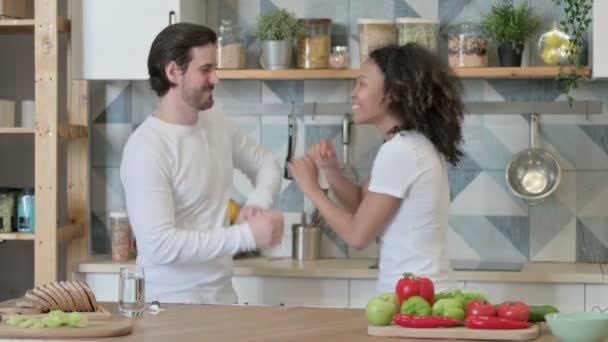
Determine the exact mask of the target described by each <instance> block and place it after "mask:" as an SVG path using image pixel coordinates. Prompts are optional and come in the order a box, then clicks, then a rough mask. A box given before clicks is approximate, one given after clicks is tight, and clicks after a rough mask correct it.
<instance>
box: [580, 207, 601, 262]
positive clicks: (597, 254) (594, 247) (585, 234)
mask: <svg viewBox="0 0 608 342" xmlns="http://www.w3.org/2000/svg"><path fill="white" fill-rule="evenodd" d="M602 219H603V221H604V222H603V225H604V227H606V224H608V219H607V218H602ZM606 236H608V231H606V230H605V229H604V236H603V237H604V238H605V237H606ZM576 261H577V262H598V263H599V262H608V247H606V244H604V243H602V241H601V240H600V239H598V237H597V236H596V233H594V232H593V231H592V230H591V229H590V227H588V226H587V225H585V224H584V223H583V222H582V221H581V219H578V220H577V221H576Z"/></svg>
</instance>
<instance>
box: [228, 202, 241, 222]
mask: <svg viewBox="0 0 608 342" xmlns="http://www.w3.org/2000/svg"><path fill="white" fill-rule="evenodd" d="M239 211H241V206H240V205H239V204H238V203H236V201H234V200H230V201H229V202H228V219H229V220H230V224H234V221H236V218H237V217H238V216H239Z"/></svg>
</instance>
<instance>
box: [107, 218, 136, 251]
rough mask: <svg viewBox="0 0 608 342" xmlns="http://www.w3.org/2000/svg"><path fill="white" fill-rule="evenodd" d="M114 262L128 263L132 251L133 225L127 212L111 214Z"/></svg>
mask: <svg viewBox="0 0 608 342" xmlns="http://www.w3.org/2000/svg"><path fill="white" fill-rule="evenodd" d="M110 227H111V236H112V260H113V261H127V260H129V252H130V250H131V224H130V223H129V216H128V214H127V212H126V211H112V212H110Z"/></svg>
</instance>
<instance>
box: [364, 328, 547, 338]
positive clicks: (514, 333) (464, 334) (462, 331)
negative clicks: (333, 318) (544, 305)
mask: <svg viewBox="0 0 608 342" xmlns="http://www.w3.org/2000/svg"><path fill="white" fill-rule="evenodd" d="M367 334H368V335H371V336H381V337H408V338H435V339H446V340H450V339H453V340H486V341H498V340H502V341H530V340H535V339H537V338H538V336H539V334H540V329H539V327H538V325H536V324H535V325H533V326H531V327H530V328H528V329H516V330H485V329H468V328H466V327H454V328H432V329H414V328H404V327H400V326H398V325H389V326H385V327H375V326H369V327H368V328H367Z"/></svg>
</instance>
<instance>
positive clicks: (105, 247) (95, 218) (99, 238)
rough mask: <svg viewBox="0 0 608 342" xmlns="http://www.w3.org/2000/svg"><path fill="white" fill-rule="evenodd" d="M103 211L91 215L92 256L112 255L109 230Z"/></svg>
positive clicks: (105, 214)
mask: <svg viewBox="0 0 608 342" xmlns="http://www.w3.org/2000/svg"><path fill="white" fill-rule="evenodd" d="M106 216H107V213H106V212H105V211H100V212H93V213H92V214H91V237H90V238H91V251H92V254H93V255H97V254H110V253H112V241H111V237H110V228H109V225H108V224H107V220H106V219H105V217H106Z"/></svg>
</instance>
